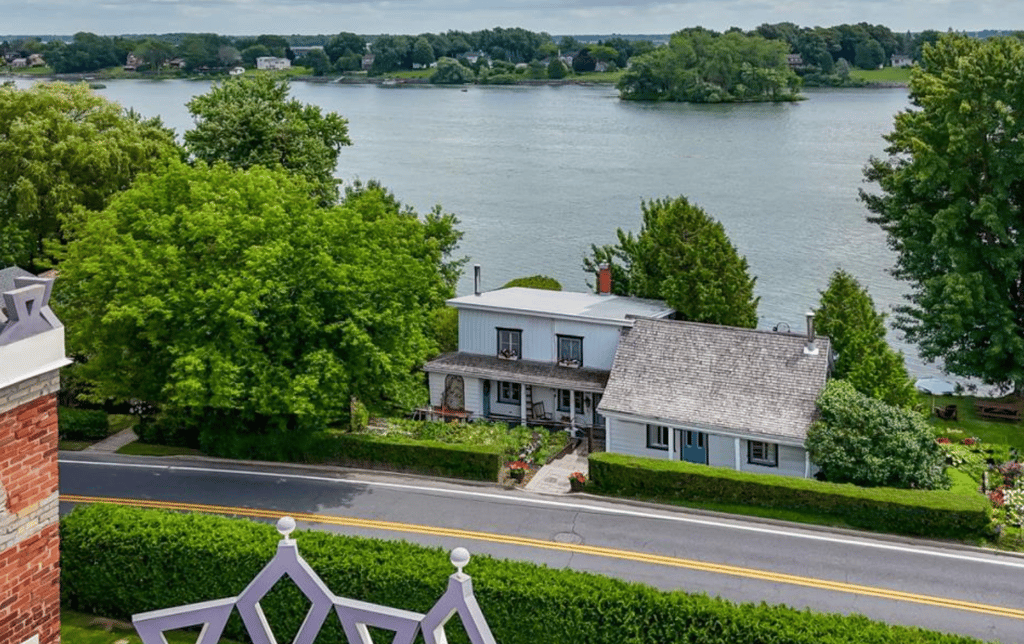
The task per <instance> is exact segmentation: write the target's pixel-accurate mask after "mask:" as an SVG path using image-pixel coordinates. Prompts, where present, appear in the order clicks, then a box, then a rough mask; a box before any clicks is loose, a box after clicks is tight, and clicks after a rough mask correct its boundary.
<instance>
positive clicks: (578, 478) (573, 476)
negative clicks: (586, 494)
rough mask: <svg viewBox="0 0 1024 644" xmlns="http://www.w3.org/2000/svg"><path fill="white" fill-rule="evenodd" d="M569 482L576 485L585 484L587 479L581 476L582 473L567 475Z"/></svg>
mask: <svg viewBox="0 0 1024 644" xmlns="http://www.w3.org/2000/svg"><path fill="white" fill-rule="evenodd" d="M569 480H570V481H576V482H577V483H586V482H587V477H586V476H585V475H584V474H583V472H573V473H572V474H570V475H569Z"/></svg>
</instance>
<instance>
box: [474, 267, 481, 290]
mask: <svg viewBox="0 0 1024 644" xmlns="http://www.w3.org/2000/svg"><path fill="white" fill-rule="evenodd" d="M473 295H480V264H473Z"/></svg>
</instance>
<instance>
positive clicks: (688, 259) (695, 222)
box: [583, 197, 760, 328]
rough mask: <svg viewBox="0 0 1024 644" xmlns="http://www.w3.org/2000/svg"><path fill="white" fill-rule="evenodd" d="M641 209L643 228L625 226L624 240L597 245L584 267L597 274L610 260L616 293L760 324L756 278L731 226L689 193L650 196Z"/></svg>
mask: <svg viewBox="0 0 1024 644" xmlns="http://www.w3.org/2000/svg"><path fill="white" fill-rule="evenodd" d="M641 210H642V212H643V221H642V223H641V226H640V232H639V233H637V234H636V235H635V236H634V235H633V233H632V232H625V231H623V230H622V229H621V228H620V229H619V230H618V231H617V235H618V239H619V243H618V244H615V245H608V246H596V245H593V246H591V252H592V256H591V257H585V258H584V259H583V267H584V270H586V271H587V272H590V273H594V274H595V275H596V274H597V273H598V271H599V270H600V265H601V264H608V265H609V267H610V269H611V271H612V289H613V292H614V293H616V294H619V295H632V296H636V297H646V298H655V299H661V300H665V302H666V303H667V304H668V305H669V306H671V307H672V308H674V309H675V310H676V311H677V312H678V313H679V315H681V316H682V317H683V319H686V320H691V321H694V322H707V323H710V324H724V325H728V326H738V327H747V328H754V327H755V326H757V305H758V302H759V301H760V298H758V297H755V296H754V284H755V282H756V278H753V277H751V276H750V274H749V272H748V267H747V260H746V258H744V257H742V256H740V254H739V253H738V252H737V251H736V247H735V246H733V245H732V242H730V241H729V237H728V236H727V235H726V234H725V227H724V226H722V224H721V223H720V222H718V221H716V220H715V219H713V218H712V217H710V216H709V215H708V214H707V213H706V212H704V210H703V209H701V208H700V207H698V206H695V205H693V204H691V203H690V202H689V201H687V199H686V198H685V197H676V198H675V199H668V198H666V199H655V200H653V201H645V202H642V203H641Z"/></svg>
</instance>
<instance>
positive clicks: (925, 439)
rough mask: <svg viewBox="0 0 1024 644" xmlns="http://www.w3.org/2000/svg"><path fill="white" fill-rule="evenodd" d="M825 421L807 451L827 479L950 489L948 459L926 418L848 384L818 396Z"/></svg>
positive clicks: (814, 428) (812, 433)
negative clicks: (947, 474) (868, 394)
mask: <svg viewBox="0 0 1024 644" xmlns="http://www.w3.org/2000/svg"><path fill="white" fill-rule="evenodd" d="M818 408H819V409H820V410H821V419H820V420H819V421H817V422H815V423H814V424H813V425H811V428H810V429H809V430H808V431H807V450H808V451H809V452H810V453H811V460H812V461H814V463H816V464H817V465H818V467H819V468H821V474H822V475H823V476H824V477H825V480H826V481H831V482H833V483H853V484H855V485H864V486H879V487H898V488H921V489H926V490H934V489H937V488H948V487H949V479H948V478H947V477H946V457H945V454H943V452H942V449H941V448H940V447H939V446H938V444H936V442H935V434H934V433H933V432H932V428H931V426H929V425H928V423H927V422H925V420H924V419H923V418H922V417H921V414H919V413H917V412H914V411H911V410H909V409H903V408H900V407H894V406H892V405H888V404H886V403H884V402H882V401H881V400H876V399H874V398H869V397H868V396H865V395H864V394H862V393H860V392H859V391H857V390H856V389H854V387H853V385H852V384H850V383H849V382H848V381H844V380H832V381H830V382H829V383H828V385H826V386H825V390H824V391H823V392H822V393H821V396H819V397H818Z"/></svg>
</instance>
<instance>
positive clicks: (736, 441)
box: [732, 438, 740, 472]
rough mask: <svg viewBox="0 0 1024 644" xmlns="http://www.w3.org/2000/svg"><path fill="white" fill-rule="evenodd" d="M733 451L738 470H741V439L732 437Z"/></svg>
mask: <svg viewBox="0 0 1024 644" xmlns="http://www.w3.org/2000/svg"><path fill="white" fill-rule="evenodd" d="M732 451H733V456H734V458H735V461H736V471H737V472H739V471H740V439H738V438H734V439H732Z"/></svg>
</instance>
